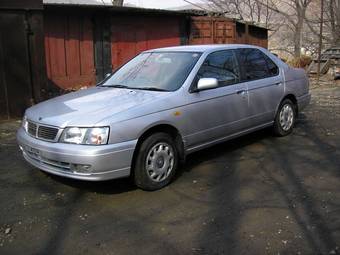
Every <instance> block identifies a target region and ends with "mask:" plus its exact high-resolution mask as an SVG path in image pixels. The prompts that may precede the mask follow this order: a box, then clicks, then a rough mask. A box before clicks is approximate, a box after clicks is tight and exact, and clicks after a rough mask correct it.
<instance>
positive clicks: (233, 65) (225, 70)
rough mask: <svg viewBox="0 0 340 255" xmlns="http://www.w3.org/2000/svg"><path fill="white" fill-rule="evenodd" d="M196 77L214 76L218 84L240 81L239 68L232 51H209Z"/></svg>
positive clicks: (223, 84) (225, 84)
mask: <svg viewBox="0 0 340 255" xmlns="http://www.w3.org/2000/svg"><path fill="white" fill-rule="evenodd" d="M197 76H198V78H199V79H200V78H216V79H217V80H218V81H219V86H227V85H231V84H234V83H237V82H239V81H240V74H239V68H238V65H237V61H236V57H235V54H234V51H232V50H227V51H217V52H214V53H211V54H210V55H209V56H208V57H207V58H206V60H205V61H204V63H203V65H202V66H201V68H200V70H199V71H198V73H197Z"/></svg>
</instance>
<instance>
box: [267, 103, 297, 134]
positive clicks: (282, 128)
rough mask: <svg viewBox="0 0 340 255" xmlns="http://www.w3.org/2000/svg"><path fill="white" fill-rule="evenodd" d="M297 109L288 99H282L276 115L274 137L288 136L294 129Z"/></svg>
mask: <svg viewBox="0 0 340 255" xmlns="http://www.w3.org/2000/svg"><path fill="white" fill-rule="evenodd" d="M296 115H297V107H296V105H295V104H294V103H293V102H292V101H291V100H290V99H288V98H287V99H284V100H283V101H282V102H281V104H280V106H279V109H278V111H277V113H276V116H275V120H274V125H273V132H274V135H275V136H280V137H282V136H286V135H289V134H290V133H291V132H292V131H293V128H294V125H295V120H296Z"/></svg>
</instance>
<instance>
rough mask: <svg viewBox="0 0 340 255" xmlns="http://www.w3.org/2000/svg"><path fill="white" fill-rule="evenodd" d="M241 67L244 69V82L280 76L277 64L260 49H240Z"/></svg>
mask: <svg viewBox="0 0 340 255" xmlns="http://www.w3.org/2000/svg"><path fill="white" fill-rule="evenodd" d="M238 52H239V58H240V65H241V66H242V67H243V73H244V74H243V77H242V80H243V81H251V80H258V79H263V78H267V77H271V76H275V75H278V73H279V69H278V67H277V66H276V65H275V63H274V62H273V61H272V60H271V59H270V58H269V57H267V56H266V55H265V54H263V53H262V52H261V51H260V50H258V49H239V50H238Z"/></svg>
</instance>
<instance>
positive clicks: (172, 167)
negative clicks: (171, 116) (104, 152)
mask: <svg viewBox="0 0 340 255" xmlns="http://www.w3.org/2000/svg"><path fill="white" fill-rule="evenodd" d="M177 165H178V151H177V148H176V145H175V142H174V141H173V139H172V137H171V136H170V135H168V134H167V133H155V134H153V135H151V136H149V137H148V138H146V139H145V140H144V141H143V143H142V144H141V146H140V149H139V152H138V155H137V158H136V162H135V164H134V180H135V184H136V185H137V186H138V187H139V188H141V189H144V190H157V189H161V188H163V187H164V186H166V185H167V184H169V182H170V181H171V179H172V178H173V176H174V174H175V171H176V168H177Z"/></svg>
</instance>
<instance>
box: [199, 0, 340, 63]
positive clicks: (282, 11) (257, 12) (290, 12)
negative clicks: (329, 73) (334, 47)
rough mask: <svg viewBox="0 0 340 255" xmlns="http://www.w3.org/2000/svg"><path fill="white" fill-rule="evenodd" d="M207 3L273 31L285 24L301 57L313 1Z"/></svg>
mask: <svg viewBox="0 0 340 255" xmlns="http://www.w3.org/2000/svg"><path fill="white" fill-rule="evenodd" d="M330 1H331V0H330ZM332 1H340V0H332ZM206 2H208V3H210V4H211V5H213V6H215V7H217V8H219V9H220V10H222V11H223V12H227V13H229V14H231V15H238V16H239V17H240V18H241V19H244V20H249V21H254V22H262V23H265V24H266V25H267V27H269V28H271V29H273V27H277V28H278V29H281V28H282V25H283V24H285V26H286V28H287V29H288V30H290V32H291V33H290V35H291V36H292V38H293V48H294V49H293V53H294V55H295V56H297V57H298V56H300V52H301V41H302V35H303V27H304V22H305V19H306V11H307V8H308V6H309V5H310V3H311V2H312V0H281V1H279V0H206ZM282 21H284V22H282ZM274 30H276V29H274Z"/></svg>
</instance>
